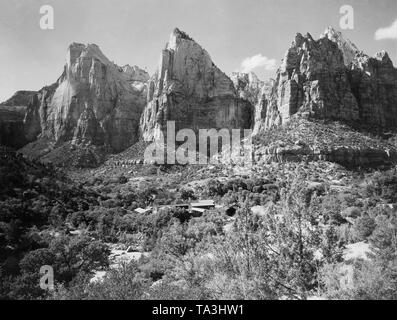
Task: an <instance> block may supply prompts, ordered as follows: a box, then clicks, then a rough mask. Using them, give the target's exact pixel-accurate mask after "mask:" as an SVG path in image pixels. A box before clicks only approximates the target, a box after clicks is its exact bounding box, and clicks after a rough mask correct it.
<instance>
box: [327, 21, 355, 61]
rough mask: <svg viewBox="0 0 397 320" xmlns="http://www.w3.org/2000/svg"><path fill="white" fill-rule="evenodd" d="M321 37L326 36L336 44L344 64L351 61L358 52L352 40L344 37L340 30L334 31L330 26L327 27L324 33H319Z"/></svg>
mask: <svg viewBox="0 0 397 320" xmlns="http://www.w3.org/2000/svg"><path fill="white" fill-rule="evenodd" d="M321 38H328V39H329V40H331V41H332V42H335V43H336V44H337V45H338V48H339V50H340V51H342V54H343V61H344V63H345V65H346V66H348V65H349V64H350V63H352V61H353V60H354V57H355V56H356V54H357V53H359V52H360V50H358V48H357V47H356V45H355V44H354V43H353V42H351V41H350V40H349V39H345V38H344V37H343V35H342V33H341V32H340V31H336V30H335V29H334V28H332V27H328V28H327V29H326V30H325V31H324V33H323V34H321V35H320V39H321Z"/></svg>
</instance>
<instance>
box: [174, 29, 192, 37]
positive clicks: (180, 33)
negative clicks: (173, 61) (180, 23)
mask: <svg viewBox="0 0 397 320" xmlns="http://www.w3.org/2000/svg"><path fill="white" fill-rule="evenodd" d="M171 36H175V37H177V38H180V39H185V40H193V39H192V38H191V37H190V36H189V35H188V34H187V33H186V32H184V31H182V30H180V29H179V28H175V29H174V31H172V34H171Z"/></svg>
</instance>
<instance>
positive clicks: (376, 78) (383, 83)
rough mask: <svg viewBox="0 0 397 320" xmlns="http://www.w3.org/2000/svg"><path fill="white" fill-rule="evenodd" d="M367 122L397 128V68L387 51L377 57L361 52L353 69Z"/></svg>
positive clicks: (356, 92)
mask: <svg viewBox="0 0 397 320" xmlns="http://www.w3.org/2000/svg"><path fill="white" fill-rule="evenodd" d="M349 78H350V84H351V88H352V92H353V94H354V96H355V97H356V100H357V103H358V106H359V116H360V120H361V121H362V122H363V123H366V124H369V125H373V126H380V127H382V128H387V129H397V69H395V68H394V67H393V63H392V61H391V60H390V58H389V56H388V54H387V53H386V52H385V51H381V52H379V53H377V54H376V55H375V56H374V57H373V58H372V57H369V56H367V55H365V54H363V53H360V54H358V55H357V56H356V58H355V59H354V60H353V62H352V65H351V66H350V70H349Z"/></svg>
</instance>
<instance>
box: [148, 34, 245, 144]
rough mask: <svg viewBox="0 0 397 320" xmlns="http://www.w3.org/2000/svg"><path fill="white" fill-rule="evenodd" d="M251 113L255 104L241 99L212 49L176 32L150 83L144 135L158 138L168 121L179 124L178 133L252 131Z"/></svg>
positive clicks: (163, 53) (149, 138)
mask: <svg viewBox="0 0 397 320" xmlns="http://www.w3.org/2000/svg"><path fill="white" fill-rule="evenodd" d="M251 113H252V106H251V104H250V103H249V102H248V101H246V100H244V99H241V98H240V97H239V95H238V93H237V91H236V89H235V87H234V85H233V82H232V80H231V79H230V78H229V77H228V76H227V75H226V74H225V73H223V72H222V71H221V70H220V69H219V68H218V67H217V66H216V65H215V64H214V63H213V62H212V60H211V57H210V55H209V54H208V53H207V51H206V50H204V49H203V48H202V47H201V46H200V45H199V44H197V43H196V42H195V41H194V40H193V39H192V38H190V37H189V36H188V35H187V34H186V33H184V32H182V31H180V30H179V29H175V30H174V31H173V32H172V34H171V36H170V39H169V42H168V43H167V45H166V48H165V49H164V50H163V51H162V53H161V57H160V62H159V68H158V70H157V72H156V73H155V74H154V75H153V76H152V78H151V79H150V81H149V84H148V97H147V105H146V107H145V110H144V112H143V114H142V118H141V132H142V137H143V138H144V139H145V140H152V139H153V138H156V137H157V136H158V135H159V132H160V131H164V128H165V126H166V122H167V121H175V124H176V129H177V130H179V129H182V128H192V129H194V130H197V129H203V128H250V126H251Z"/></svg>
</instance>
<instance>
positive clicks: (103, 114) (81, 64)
mask: <svg viewBox="0 0 397 320" xmlns="http://www.w3.org/2000/svg"><path fill="white" fill-rule="evenodd" d="M147 79H148V75H147V73H146V72H144V71H143V70H139V69H138V68H137V67H135V68H133V67H129V66H126V67H124V68H121V67H118V66H117V65H115V64H114V63H113V62H111V61H109V60H108V58H106V56H105V55H104V54H103V53H102V52H101V50H100V49H99V47H98V46H97V45H95V44H89V45H83V44H78V43H73V44H72V45H70V46H69V49H68V52H67V55H66V64H65V67H64V71H63V73H62V75H61V77H60V78H59V79H58V81H57V82H56V83H55V84H53V85H52V86H49V87H45V88H43V89H42V90H40V91H39V93H38V94H37V95H36V96H35V97H34V98H33V99H32V101H31V103H30V104H29V106H28V110H27V113H26V117H25V124H26V135H27V137H28V139H29V140H34V138H35V137H38V136H40V137H45V138H49V139H53V140H54V141H55V142H56V144H58V145H59V144H62V143H64V142H72V143H73V144H76V145H79V144H94V145H104V146H108V147H109V148H110V149H111V150H112V151H115V152H118V151H121V150H124V149H125V148H127V147H128V146H130V145H132V144H133V143H135V142H136V141H137V140H138V127H139V117H140V114H141V112H142V109H143V107H144V96H145V95H146V92H145V86H144V83H145V81H146V80H147ZM137 83H140V84H141V85H140V86H137Z"/></svg>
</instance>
